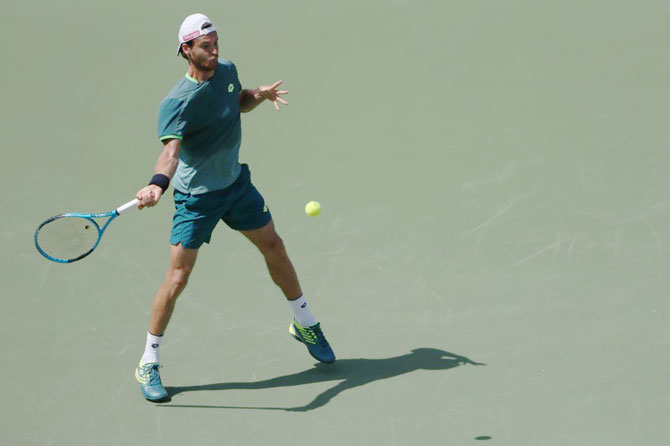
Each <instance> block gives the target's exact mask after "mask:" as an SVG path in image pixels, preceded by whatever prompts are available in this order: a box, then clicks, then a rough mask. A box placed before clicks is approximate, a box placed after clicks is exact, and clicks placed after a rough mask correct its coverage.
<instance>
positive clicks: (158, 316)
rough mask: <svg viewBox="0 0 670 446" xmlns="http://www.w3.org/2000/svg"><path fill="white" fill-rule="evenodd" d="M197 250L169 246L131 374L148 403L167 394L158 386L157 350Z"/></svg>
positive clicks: (159, 381) (161, 385) (161, 386)
mask: <svg viewBox="0 0 670 446" xmlns="http://www.w3.org/2000/svg"><path fill="white" fill-rule="evenodd" d="M197 255H198V250H197V249H187V248H183V247H182V246H181V245H177V246H174V245H170V266H169V267H168V272H167V274H166V275H165V279H164V280H163V283H162V284H161V286H160V288H159V289H158V292H157V293H156V296H155V297H154V302H153V304H152V306H151V319H150V321H149V332H148V333H147V343H146V346H145V349H144V355H142V359H141V360H140V364H139V366H138V367H137V369H136V371H135V377H136V378H137V380H138V381H139V383H140V390H141V391H142V395H144V397H145V398H146V399H148V400H150V401H160V400H163V399H165V398H167V396H168V394H167V391H166V390H165V388H164V387H163V384H162V383H161V379H160V374H159V373H158V368H159V367H160V365H159V362H158V349H159V348H160V344H161V340H162V336H163V333H165V329H166V328H167V326H168V323H169V322H170V317H171V316H172V312H173V311H174V307H175V304H176V303H177V298H178V297H179V295H180V294H181V292H182V291H183V290H184V288H185V287H186V283H187V282H188V277H189V275H190V274H191V271H192V270H193V267H194V266H195V260H196V257H197Z"/></svg>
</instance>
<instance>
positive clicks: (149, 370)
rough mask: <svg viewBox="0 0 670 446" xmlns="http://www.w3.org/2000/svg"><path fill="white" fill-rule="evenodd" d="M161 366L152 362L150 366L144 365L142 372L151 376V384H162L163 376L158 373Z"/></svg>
mask: <svg viewBox="0 0 670 446" xmlns="http://www.w3.org/2000/svg"><path fill="white" fill-rule="evenodd" d="M159 368H160V365H159V364H156V363H154V364H151V365H150V366H148V365H143V366H142V372H143V373H144V374H145V375H148V376H149V385H152V386H153V385H155V384H161V376H160V374H159V373H158V369H159Z"/></svg>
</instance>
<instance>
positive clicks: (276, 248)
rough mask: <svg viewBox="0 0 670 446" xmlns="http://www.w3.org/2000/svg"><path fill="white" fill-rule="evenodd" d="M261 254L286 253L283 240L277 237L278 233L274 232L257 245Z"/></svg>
mask: <svg viewBox="0 0 670 446" xmlns="http://www.w3.org/2000/svg"><path fill="white" fill-rule="evenodd" d="M259 248H260V250H261V252H262V253H263V255H266V256H267V255H286V249H285V247H284V241H283V240H282V239H281V237H279V235H278V234H277V233H276V232H274V233H273V234H272V235H271V236H269V237H268V238H267V239H266V240H264V241H263V243H261V244H260V246H259Z"/></svg>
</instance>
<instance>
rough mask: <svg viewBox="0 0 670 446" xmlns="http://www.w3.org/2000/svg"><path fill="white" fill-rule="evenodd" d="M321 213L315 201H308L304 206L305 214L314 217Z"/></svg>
mask: <svg viewBox="0 0 670 446" xmlns="http://www.w3.org/2000/svg"><path fill="white" fill-rule="evenodd" d="M320 212H321V205H320V204H319V203H318V202H317V201H310V202H309V203H307V204H306V205H305V214H307V215H309V216H311V217H316V216H317V215H319V213H320Z"/></svg>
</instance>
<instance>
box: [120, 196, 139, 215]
mask: <svg viewBox="0 0 670 446" xmlns="http://www.w3.org/2000/svg"><path fill="white" fill-rule="evenodd" d="M137 203H138V200H137V198H135V199H134V200H132V201H129V202H128V203H126V204H123V205H121V206H119V207H118V208H117V209H116V212H117V213H119V214H122V213H123V212H126V211H127V210H128V209H133V208H137Z"/></svg>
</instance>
